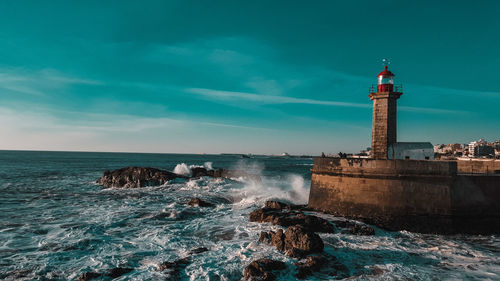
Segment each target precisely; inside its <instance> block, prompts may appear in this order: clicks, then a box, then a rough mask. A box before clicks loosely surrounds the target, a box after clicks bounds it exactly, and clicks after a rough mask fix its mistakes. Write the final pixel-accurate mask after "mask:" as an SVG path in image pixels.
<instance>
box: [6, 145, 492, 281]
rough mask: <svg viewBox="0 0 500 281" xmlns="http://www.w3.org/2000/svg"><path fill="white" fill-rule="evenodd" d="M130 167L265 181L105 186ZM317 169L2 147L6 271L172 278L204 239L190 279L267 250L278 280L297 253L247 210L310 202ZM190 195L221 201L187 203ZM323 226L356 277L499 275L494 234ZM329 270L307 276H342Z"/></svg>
mask: <svg viewBox="0 0 500 281" xmlns="http://www.w3.org/2000/svg"><path fill="white" fill-rule="evenodd" d="M131 165H134V166H148V167H156V168H160V169H165V170H169V171H173V170H176V171H177V172H182V171H185V170H186V168H187V167H189V166H190V165H199V166H203V165H204V166H207V167H213V168H228V169H245V170H249V171H251V172H254V173H258V174H260V175H261V176H262V179H263V180H262V182H261V183H255V182H247V181H244V180H243V179H234V180H229V179H210V178H202V179H198V180H189V181H173V182H171V183H168V184H166V185H163V186H155V187H147V188H141V189H104V188H102V187H100V186H98V185H96V184H95V181H96V180H97V179H98V178H99V177H100V176H101V175H102V173H103V172H104V171H105V170H110V169H116V168H121V167H125V166H131ZM311 167H312V159H307V158H303V159H291V158H290V159H289V158H270V157H255V158H250V159H241V158H239V157H238V156H231V155H179V154H133V153H77V152H16V151H0V279H3V280H74V279H77V278H78V277H79V276H80V274H82V273H83V272H88V271H99V272H101V271H105V270H107V269H110V268H114V267H117V266H121V267H130V268H133V269H134V270H133V271H131V272H130V273H128V274H126V275H123V276H121V277H119V278H118V279H116V280H169V279H171V278H172V277H171V276H169V275H167V274H165V273H161V272H158V271H157V266H158V265H159V264H160V263H162V262H165V261H175V260H177V259H179V258H183V257H186V256H188V254H189V251H190V250H192V249H194V248H199V247H206V248H208V249H209V251H207V252H204V253H201V254H197V255H193V256H191V262H190V263H189V264H188V265H187V266H186V267H185V268H183V269H182V270H181V272H180V275H179V278H180V279H181V280H240V279H241V278H242V271H243V268H244V267H245V266H246V265H248V264H249V263H250V262H251V261H253V260H255V259H258V258H262V257H268V258H272V259H276V260H281V261H284V262H286V263H287V265H288V268H289V270H287V271H286V272H284V273H283V274H282V275H280V277H279V280H294V274H295V272H294V269H293V268H294V266H293V263H295V262H297V261H296V260H295V259H292V258H289V257H286V256H284V255H283V254H281V253H279V252H278V251H277V250H276V249H274V248H273V247H271V246H268V245H262V244H259V243H258V242H257V241H258V237H259V234H260V232H261V231H266V230H269V229H277V227H276V226H271V225H269V224H260V223H250V222H249V221H248V213H250V212H251V211H252V210H254V209H256V208H258V207H261V206H262V205H263V204H264V202H265V201H266V200H269V199H282V200H286V201H289V202H291V203H298V204H305V203H307V198H308V194H309V185H310V172H309V169H310V168H311ZM192 197H200V198H202V199H205V200H208V201H210V202H213V203H215V204H216V207H215V208H197V207H189V206H187V205H186V202H187V201H188V200H189V199H190V198H192ZM319 215H320V216H322V217H324V218H327V219H332V220H336V219H339V218H335V217H332V216H328V215H321V214H319ZM320 236H321V237H322V238H323V240H324V242H325V251H326V252H327V253H329V254H331V255H334V256H335V257H336V258H337V259H338V261H339V262H341V263H342V264H344V265H345V266H346V267H347V268H348V270H349V275H350V277H349V280H500V239H499V237H498V236H495V235H488V236H479V235H454V236H443V235H424V234H417V233H411V232H406V231H400V232H388V231H384V230H382V229H378V228H376V235H375V236H353V235H349V234H342V233H340V232H338V233H335V234H321V235H320ZM327 271H328V270H325V271H323V272H320V273H318V274H316V275H313V276H311V277H310V278H309V279H307V280H327V279H332V277H328V272H327Z"/></svg>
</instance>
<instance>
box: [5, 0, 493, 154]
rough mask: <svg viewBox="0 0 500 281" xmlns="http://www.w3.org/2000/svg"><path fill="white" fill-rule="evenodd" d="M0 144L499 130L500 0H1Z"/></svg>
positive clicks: (274, 147)
mask: <svg viewBox="0 0 500 281" xmlns="http://www.w3.org/2000/svg"><path fill="white" fill-rule="evenodd" d="M0 11H1V12H0V15H1V16H0V126H1V131H0V149H4V150H11V149H12V150H64V151H124V152H125V151H126V152H160V153H256V154H260V153H265V154H279V153H282V152H288V153H291V154H315V155H318V154H320V153H321V152H325V153H337V152H339V151H343V152H357V151H359V150H361V149H365V148H366V147H368V146H370V142H371V125H372V124H371V122H372V119H371V118H372V107H371V106H372V104H371V101H370V100H369V98H368V88H369V87H370V86H371V85H372V84H375V83H376V76H377V74H378V73H379V72H380V71H381V70H382V69H383V65H382V63H381V60H382V58H389V59H390V60H391V65H390V70H391V71H392V72H394V73H395V75H396V77H395V83H396V84H403V92H404V94H403V95H402V97H401V98H400V99H399V100H398V141H429V142H432V143H433V144H438V143H457V142H458V143H468V142H470V141H472V140H476V139H479V138H485V139H487V140H490V141H493V140H495V139H500V122H499V117H500V113H499V111H500V80H499V77H500V76H499V75H500V71H499V66H500V19H499V18H498V15H499V14H500V1H481V0H479V1H472V2H471V1H384V0H379V1H357V0H354V1H314V0H311V1H234V0H231V1H217V0H212V1H189V0H181V1H146V0H143V1H124V0H121V1H89V0H87V1H24V0H14V1H11V0H3V1H1V2H0Z"/></svg>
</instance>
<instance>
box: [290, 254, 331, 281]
mask: <svg viewBox="0 0 500 281" xmlns="http://www.w3.org/2000/svg"><path fill="white" fill-rule="evenodd" d="M326 263H327V259H326V258H325V257H323V256H309V257H307V258H306V260H305V261H303V262H298V263H296V264H295V265H296V266H297V275H296V276H297V278H299V279H304V278H306V277H308V276H309V275H312V274H313V272H315V271H318V270H320V269H321V268H322V267H323V266H324V265H325V264H326Z"/></svg>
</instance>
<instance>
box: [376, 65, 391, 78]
mask: <svg viewBox="0 0 500 281" xmlns="http://www.w3.org/2000/svg"><path fill="white" fill-rule="evenodd" d="M380 76H385V77H394V73H392V72H390V71H389V70H387V65H386V66H384V71H381V72H380V73H379V74H378V75H377V77H380Z"/></svg>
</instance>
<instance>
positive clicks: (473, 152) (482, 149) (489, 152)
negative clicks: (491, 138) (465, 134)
mask: <svg viewBox="0 0 500 281" xmlns="http://www.w3.org/2000/svg"><path fill="white" fill-rule="evenodd" d="M494 155H495V148H494V147H493V146H492V145H490V144H488V142H487V141H485V140H484V139H479V140H478V141H473V142H470V143H469V157H481V156H494Z"/></svg>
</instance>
